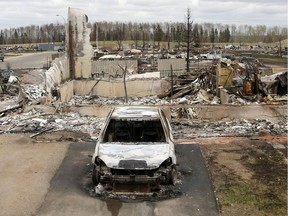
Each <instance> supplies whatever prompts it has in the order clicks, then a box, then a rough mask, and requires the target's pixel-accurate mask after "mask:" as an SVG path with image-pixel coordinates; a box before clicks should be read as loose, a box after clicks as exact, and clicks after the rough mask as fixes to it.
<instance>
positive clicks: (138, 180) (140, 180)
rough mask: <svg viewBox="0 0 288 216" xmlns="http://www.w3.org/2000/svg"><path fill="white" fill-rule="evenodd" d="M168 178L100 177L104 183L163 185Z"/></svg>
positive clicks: (145, 176)
mask: <svg viewBox="0 0 288 216" xmlns="http://www.w3.org/2000/svg"><path fill="white" fill-rule="evenodd" d="M165 181H166V178H165V176H162V175H154V176H148V175H112V174H104V175H103V176H101V177H100V182H103V183H140V184H144V183H158V184H159V183H162V182H165Z"/></svg>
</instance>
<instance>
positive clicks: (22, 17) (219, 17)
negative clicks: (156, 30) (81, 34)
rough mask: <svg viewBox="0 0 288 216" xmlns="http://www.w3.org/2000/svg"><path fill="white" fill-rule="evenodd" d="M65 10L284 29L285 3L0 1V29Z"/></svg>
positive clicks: (108, 17)
mask: <svg viewBox="0 0 288 216" xmlns="http://www.w3.org/2000/svg"><path fill="white" fill-rule="evenodd" d="M68 7H73V8H79V9H82V10H83V11H84V12H85V13H86V14H87V15H88V17H89V20H90V21H91V22H96V21H121V22H128V21H132V22H170V21H172V22H173V21H174V22H184V21H185V14H186V11H187V8H188V7H190V8H191V11H192V18H193V19H194V20H195V22H199V23H201V22H202V23H203V22H211V23H223V24H233V23H234V24H237V25H240V24H248V25H257V24H260V25H268V26H274V25H277V26H287V1H286V0H274V1H271V0H269V1H268V0H177V1H175V0H45V1H43V0H30V1H27V0H21V1H20V0H10V1H6V0H0V8H1V19H0V29H3V28H10V27H19V26H26V25H30V24H35V25H42V24H47V23H56V22H62V19H60V18H59V17H56V14H60V15H62V16H63V17H65V18H66V17H67V14H68Z"/></svg>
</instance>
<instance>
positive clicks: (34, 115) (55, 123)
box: [0, 110, 104, 138]
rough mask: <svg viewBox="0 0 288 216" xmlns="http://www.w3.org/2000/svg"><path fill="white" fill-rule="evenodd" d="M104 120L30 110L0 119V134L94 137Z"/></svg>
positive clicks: (73, 114)
mask: <svg viewBox="0 0 288 216" xmlns="http://www.w3.org/2000/svg"><path fill="white" fill-rule="evenodd" d="M103 125H104V119H102V118H97V117H92V116H80V115H79V114H78V113H64V114H48V113H38V112H37V111H36V110H32V111H29V112H26V113H22V114H16V115H13V116H4V117H2V118H0V133H1V134H2V133H36V132H45V131H64V130H65V131H78V132H79V131H80V132H82V133H87V134H90V137H92V138H93V137H96V136H97V135H98V133H99V132H100V129H101V128H102V127H103Z"/></svg>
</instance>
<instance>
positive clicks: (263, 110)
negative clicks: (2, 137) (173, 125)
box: [66, 104, 288, 122]
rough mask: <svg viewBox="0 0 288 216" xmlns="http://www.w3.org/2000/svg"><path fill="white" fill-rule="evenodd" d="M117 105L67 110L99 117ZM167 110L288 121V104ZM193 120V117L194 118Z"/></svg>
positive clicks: (204, 116) (211, 117)
mask: <svg viewBox="0 0 288 216" xmlns="http://www.w3.org/2000/svg"><path fill="white" fill-rule="evenodd" d="M113 107H115V106H113V105H104V106H103V105H97V104H96V105H85V106H82V105H81V106H71V107H70V106H69V107H66V110H67V111H73V112H78V113H80V114H82V115H91V116H97V117H106V116H107V114H108V112H109V111H110V110H111V109H112V108H113ZM161 108H163V109H165V110H166V113H167V112H168V111H167V109H171V108H185V109H189V108H191V109H193V111H194V112H195V113H196V116H197V118H195V119H206V120H224V119H247V120H252V119H263V120H269V121H271V122H279V121H287V113H288V112H287V106H285V105H265V106H261V105H260V106H259V105H246V106H240V105H216V106H213V105H190V106H189V105H175V106H166V105H165V106H161ZM192 121H193V119H192Z"/></svg>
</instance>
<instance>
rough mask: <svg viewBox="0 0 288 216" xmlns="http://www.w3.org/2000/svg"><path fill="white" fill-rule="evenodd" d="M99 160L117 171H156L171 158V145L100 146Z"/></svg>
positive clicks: (114, 144)
mask: <svg viewBox="0 0 288 216" xmlns="http://www.w3.org/2000/svg"><path fill="white" fill-rule="evenodd" d="M98 156H99V158H100V159H101V160H102V161H103V162H104V163H105V164H106V165H107V166H108V167H109V168H116V169H156V168H158V167H159V166H160V165H161V163H162V162H163V161H164V160H166V159H167V158H169V144H167V143H165V144H164V143H163V144H151V145H141V144H139V145H123V144H116V143H113V144H100V146H99V152H98Z"/></svg>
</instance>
